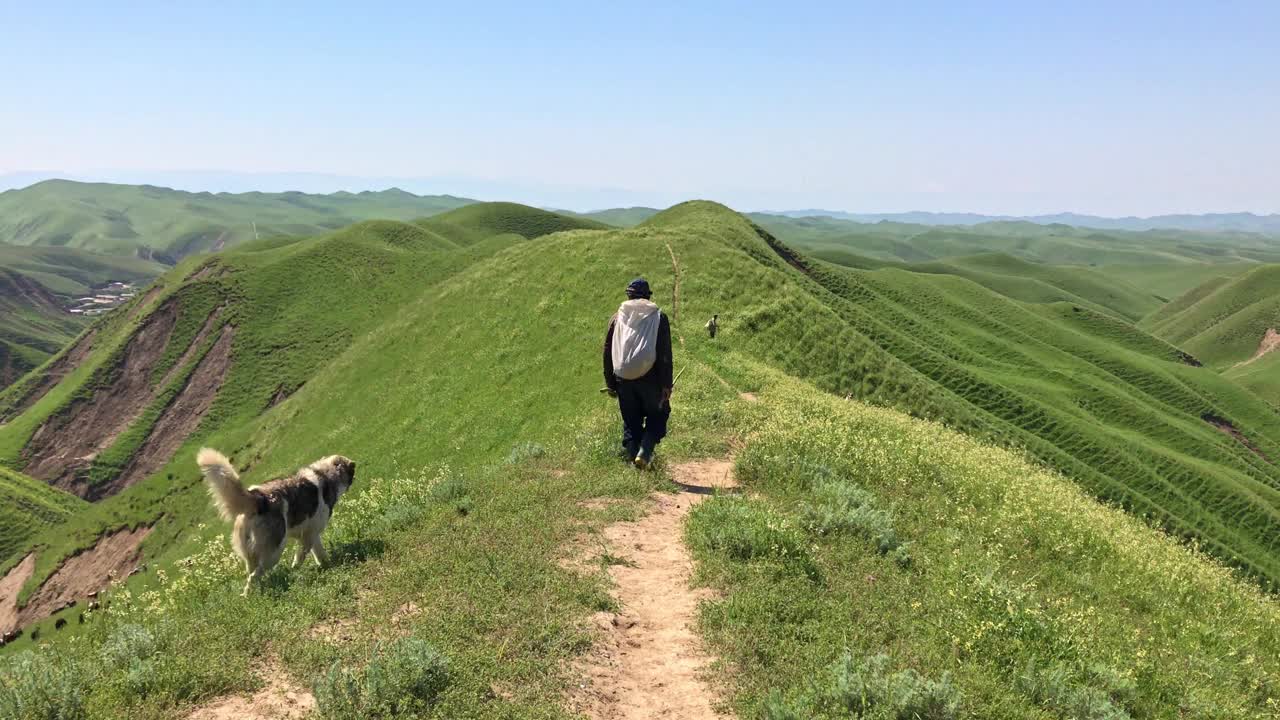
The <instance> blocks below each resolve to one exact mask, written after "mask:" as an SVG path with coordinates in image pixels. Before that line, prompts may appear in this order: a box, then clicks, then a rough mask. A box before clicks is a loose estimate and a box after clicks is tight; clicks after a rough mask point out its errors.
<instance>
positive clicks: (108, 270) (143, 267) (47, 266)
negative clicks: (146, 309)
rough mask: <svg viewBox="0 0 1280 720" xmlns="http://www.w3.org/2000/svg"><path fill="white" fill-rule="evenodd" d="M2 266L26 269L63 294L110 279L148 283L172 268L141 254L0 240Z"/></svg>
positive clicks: (80, 292) (78, 292) (80, 291)
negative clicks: (140, 256)
mask: <svg viewBox="0 0 1280 720" xmlns="http://www.w3.org/2000/svg"><path fill="white" fill-rule="evenodd" d="M0 268H3V269H6V270H13V271H15V272H19V273H22V274H23V275H26V276H27V277H29V278H32V279H33V280H35V281H36V282H38V283H40V284H41V285H43V286H44V287H45V289H46V290H48V291H49V292H51V293H53V294H55V295H63V296H75V295H83V294H86V293H88V292H89V291H90V290H91V289H93V288H95V287H99V286H101V285H105V284H107V283H108V282H114V281H118V282H127V283H142V284H145V283H147V282H149V281H150V280H151V279H153V278H155V277H157V276H158V275H160V274H161V273H163V272H164V271H165V270H167V269H168V268H167V267H166V266H164V265H161V264H160V263H157V262H151V261H148V260H142V259H139V258H129V257H118V256H114V255H102V254H100V253H94V252H87V251H84V250H77V249H75V248H65V247H40V246H36V247H22V246H17V245H6V244H3V243H2V242H0Z"/></svg>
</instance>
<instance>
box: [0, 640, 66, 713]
mask: <svg viewBox="0 0 1280 720" xmlns="http://www.w3.org/2000/svg"><path fill="white" fill-rule="evenodd" d="M85 679H86V678H85V677H84V676H83V675H82V673H81V672H79V670H78V668H76V667H75V666H74V665H72V664H71V663H70V662H69V661H66V660H61V659H58V658H55V657H54V656H53V655H52V654H50V653H40V654H37V653H36V652H33V651H27V652H24V653H22V654H20V655H17V656H16V657H14V658H12V659H11V660H9V661H8V662H7V663H5V664H4V665H3V667H0V717H3V718H6V720H9V719H12V720H80V718H84V717H86V714H85V706H84V687H85V685H86V682H85Z"/></svg>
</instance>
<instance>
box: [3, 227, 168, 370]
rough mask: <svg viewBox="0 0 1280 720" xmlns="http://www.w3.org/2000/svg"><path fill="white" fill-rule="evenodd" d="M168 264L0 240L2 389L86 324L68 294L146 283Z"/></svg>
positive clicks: (50, 353) (72, 295) (37, 363)
mask: <svg viewBox="0 0 1280 720" xmlns="http://www.w3.org/2000/svg"><path fill="white" fill-rule="evenodd" d="M164 269H165V268H164V266H163V265H160V264H158V263H153V262H149V261H145V260H139V259H136V258H120V257H111V256H108V255H99V254H97V253H90V252H85V251H83V250H74V249H70V248H27V247H15V246H12V245H3V244H0V389H4V388H5V387H7V386H9V385H10V384H11V383H13V382H14V381H15V380H17V379H18V378H19V377H21V376H22V375H24V374H26V373H27V372H28V371H30V370H31V369H32V368H35V367H38V366H39V365H41V364H42V363H44V362H45V360H47V359H48V358H49V356H50V355H52V354H53V353H56V352H57V351H58V350H60V349H62V347H63V346H64V345H66V344H67V343H68V342H70V341H71V339H72V338H74V337H75V336H76V335H77V334H78V333H79V332H80V331H81V330H83V329H84V327H85V325H86V318H84V317H79V316H76V315H72V314H70V313H68V312H67V311H66V310H65V309H64V304H65V300H66V299H68V298H70V297H74V296H79V295H84V294H88V293H89V291H90V289H91V288H94V287H96V286H100V285H105V284H107V283H108V282H112V281H119V282H126V283H140V284H145V283H147V282H149V281H150V280H151V279H152V278H154V277H156V276H157V275H159V274H160V273H161V272H163V271H164Z"/></svg>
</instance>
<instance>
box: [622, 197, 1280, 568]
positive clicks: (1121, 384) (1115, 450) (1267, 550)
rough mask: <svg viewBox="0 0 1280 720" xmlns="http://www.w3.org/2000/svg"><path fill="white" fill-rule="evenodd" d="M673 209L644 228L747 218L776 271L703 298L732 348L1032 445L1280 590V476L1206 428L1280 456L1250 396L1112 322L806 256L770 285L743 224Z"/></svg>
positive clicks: (1263, 411)
mask: <svg viewBox="0 0 1280 720" xmlns="http://www.w3.org/2000/svg"><path fill="white" fill-rule="evenodd" d="M669 212H670V213H671V215H667V214H665V213H664V214H663V215H659V216H657V217H656V218H654V220H652V221H650V224H646V225H645V226H642V227H641V230H643V229H645V228H650V227H655V228H656V227H665V226H666V225H667V224H669V223H675V224H683V225H685V226H687V227H688V228H689V231H690V232H691V233H692V234H693V235H695V236H700V237H714V236H715V234H716V233H717V232H720V233H724V232H726V230H725V229H726V228H734V227H735V225H734V223H735V222H737V223H739V225H738V226H737V229H738V232H736V233H734V234H733V235H732V237H733V242H734V243H735V244H737V245H738V246H739V247H741V248H742V249H744V250H746V251H748V252H749V253H751V254H753V255H754V256H755V257H757V258H758V259H759V260H760V264H758V265H756V266H745V265H741V264H729V265H728V266H729V267H732V268H733V272H735V273H737V274H738V276H737V277H735V279H734V281H733V286H734V287H738V286H741V287H743V288H750V289H751V290H750V292H749V293H748V294H747V295H745V296H743V295H738V296H736V297H735V296H729V295H725V294H724V291H723V290H719V291H714V290H713V291H708V292H704V293H703V297H705V298H706V301H707V304H706V305H705V306H704V307H703V308H702V310H701V312H697V313H695V316H697V315H705V316H709V315H710V314H711V313H712V312H718V313H719V314H720V316H721V327H722V328H723V329H724V331H725V334H726V336H730V337H733V338H735V339H734V340H732V341H729V340H726V342H733V343H734V344H735V345H736V346H739V347H741V348H742V349H743V350H745V351H747V352H749V353H751V354H753V355H754V356H755V357H758V358H760V359H762V360H764V361H766V362H768V363H769V364H771V365H774V366H776V367H779V368H782V369H783V370H785V371H786V372H788V373H790V374H793V375H796V376H800V377H805V378H809V379H811V380H812V381H813V382H815V383H816V384H817V385H818V386H819V387H821V388H823V389H825V390H828V391H830V392H833V393H835V394H838V395H841V396H844V395H849V396H852V397H854V398H861V399H866V400H869V401H872V402H875V403H877V404H884V405H891V406H894V407H898V408H901V409H904V410H907V411H909V412H911V413H913V414H916V415H919V416H921V417H926V418H934V419H938V420H942V421H944V422H946V423H947V424H949V425H952V426H954V427H958V428H961V429H964V430H965V431H967V432H972V433H975V434H978V435H980V436H982V437H989V438H993V439H996V440H998V441H999V442H1001V443H1006V444H1009V445H1012V446H1015V447H1020V448H1025V450H1026V451H1027V452H1029V453H1031V454H1032V455H1033V456H1034V457H1036V458H1038V459H1040V460H1041V461H1042V462H1045V463H1047V464H1049V465H1050V466H1053V467H1055V468H1058V469H1059V470H1061V471H1062V472H1064V473H1065V474H1067V475H1069V476H1070V477H1072V478H1073V479H1075V480H1077V481H1078V482H1080V483H1082V484H1083V485H1084V486H1085V487H1087V488H1089V489H1090V490H1091V491H1093V492H1095V493H1096V494H1098V495H1099V496H1101V497H1104V498H1106V499H1108V500H1111V501H1114V502H1117V503H1121V504H1123V505H1124V506H1125V507H1127V508H1130V509H1131V510H1133V511H1134V512H1135V513H1138V514H1141V515H1149V516H1151V517H1152V518H1153V520H1154V521H1155V522H1157V523H1160V524H1162V525H1164V526H1165V527H1167V528H1168V529H1169V530H1170V531H1172V532H1174V533H1176V534H1183V535H1187V536H1195V537H1199V538H1201V539H1202V541H1203V542H1204V544H1205V545H1206V547H1208V548H1210V549H1211V550H1212V551H1214V552H1216V553H1218V554H1219V555H1221V556H1222V557H1225V558H1228V559H1230V560H1231V561H1232V562H1234V563H1237V564H1238V565H1239V566H1240V567H1243V568H1245V569H1247V570H1248V571H1249V572H1252V573H1254V574H1255V575H1257V576H1258V577H1260V578H1262V579H1263V580H1264V582H1274V581H1275V580H1276V579H1277V578H1280V564H1278V562H1277V560H1280V558H1278V557H1277V550H1278V549H1280V548H1278V547H1277V545H1276V542H1277V537H1280V534H1278V533H1277V530H1278V529H1280V477H1278V472H1277V469H1276V467H1275V465H1274V464H1272V463H1271V462H1270V461H1269V460H1266V459H1264V458H1263V457H1262V456H1260V455H1258V454H1255V453H1254V452H1253V451H1251V450H1250V449H1249V448H1247V447H1246V446H1245V445H1244V444H1242V443H1240V442H1238V441H1236V440H1234V439H1233V438H1231V437H1229V436H1228V435H1226V434H1224V433H1222V432H1220V431H1219V430H1218V429H1217V428H1215V427H1214V426H1212V425H1211V424H1209V423H1208V422H1206V421H1205V420H1204V419H1203V417H1204V416H1206V415H1212V416H1215V417H1221V418H1226V419H1227V420H1229V421H1231V422H1233V423H1234V424H1235V426H1236V427H1237V428H1238V429H1239V430H1240V431H1241V432H1242V433H1243V434H1244V436H1245V437H1247V438H1249V440H1250V441H1252V442H1254V443H1255V445H1254V447H1256V448H1258V449H1260V451H1261V452H1262V453H1264V454H1265V455H1267V456H1268V457H1280V444H1278V442H1277V438H1280V424H1278V421H1277V418H1276V416H1275V413H1274V412H1273V410H1272V409H1271V408H1270V407H1269V406H1267V405H1266V404H1265V403H1263V402H1261V401H1260V400H1258V399H1257V398H1255V397H1253V396H1251V395H1250V394H1249V393H1248V392H1246V391H1245V390H1243V389H1242V388H1240V387H1239V386H1237V385H1235V384H1234V383H1231V382H1229V381H1227V380H1224V379H1223V378H1221V377H1220V376H1218V375H1217V374H1216V373H1213V372H1212V371H1210V370H1208V369H1205V368H1196V367H1191V366H1190V365H1188V364H1186V363H1185V362H1184V358H1183V356H1182V355H1181V353H1180V352H1179V351H1178V350H1177V349H1175V348H1173V347H1172V346H1170V345H1168V344H1166V343H1163V342H1160V341H1159V340H1156V339H1154V338H1151V337H1149V336H1146V335H1145V334H1144V333H1142V332H1141V331H1139V330H1137V329H1135V328H1132V326H1128V325H1126V324H1124V323H1122V322H1120V321H1117V320H1116V319H1115V318H1114V317H1112V316H1109V315H1104V314H1101V313H1090V312H1089V311H1087V310H1086V309H1082V308H1077V307H1075V306H1071V305H1050V306H1037V305H1026V304H1022V303H1018V302H1016V301H1012V300H1009V299H1008V298H1005V297H1003V296H1000V295H997V294H995V293H992V292H990V291H989V290H987V289H985V288H983V287H981V286H979V285H976V284H974V283H972V282H969V281H966V280H964V279H961V278H956V277H948V276H937V275H926V274H919V273H911V272H905V271H902V270H898V269H884V270H877V271H855V270H849V269H844V268H836V267H831V266H823V265H821V264H812V263H805V261H803V259H798V260H797V262H798V263H799V264H800V265H801V266H802V267H803V268H804V271H803V272H802V271H798V270H794V269H792V270H790V271H789V272H787V273H782V274H779V273H776V272H769V271H768V269H769V266H770V265H772V266H773V267H775V268H777V267H785V266H786V265H785V262H784V260H783V259H782V258H781V257H780V256H779V255H778V254H777V253H778V252H782V253H786V252H787V251H786V249H785V247H783V246H776V250H775V249H771V248H770V247H769V245H768V244H767V243H766V242H765V241H762V240H761V239H760V237H759V236H757V234H756V233H754V232H753V231H752V230H751V228H750V226H748V225H747V224H746V223H745V222H744V221H742V220H740V219H738V220H736V221H735V220H734V219H733V218H726V217H725V213H724V212H723V210H719V209H716V208H715V207H714V206H710V205H687V206H681V207H678V208H676V209H675V210H673V211H669ZM699 215H701V217H698V216H699ZM692 251H693V252H694V253H695V254H694V255H693V257H692V258H691V259H690V260H686V262H690V263H693V264H694V265H695V266H699V265H700V266H706V265H712V264H717V263H720V264H726V263H727V260H725V259H722V258H718V257H716V256H715V252H714V250H713V246H709V245H707V244H701V245H694V246H693V250H692ZM676 252H677V254H680V249H679V247H678V246H677V247H676Z"/></svg>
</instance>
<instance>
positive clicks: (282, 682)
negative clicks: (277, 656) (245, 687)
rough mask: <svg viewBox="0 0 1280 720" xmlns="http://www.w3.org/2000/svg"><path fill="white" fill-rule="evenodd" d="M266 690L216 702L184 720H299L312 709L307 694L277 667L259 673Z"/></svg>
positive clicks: (308, 692) (309, 694)
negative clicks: (261, 675)
mask: <svg viewBox="0 0 1280 720" xmlns="http://www.w3.org/2000/svg"><path fill="white" fill-rule="evenodd" d="M263 676H264V679H265V680H266V682H267V685H266V687H264V688H262V689H261V690H259V691H258V692H256V693H254V694H252V695H248V696H243V697H242V696H240V695H232V696H229V697H224V698H219V699H217V700H215V701H213V702H212V703H209V704H208V705H205V706H203V707H200V708H198V709H197V710H196V711H195V712H193V713H191V714H190V715H188V716H187V720H299V719H300V718H304V717H306V716H307V714H308V713H310V712H311V710H312V709H313V708H315V706H316V699H315V697H313V696H312V695H311V692H310V691H308V690H306V689H304V688H302V687H301V686H299V685H296V684H295V683H294V682H293V681H292V680H290V679H289V678H288V676H286V675H285V674H284V673H283V672H282V671H281V670H280V669H279V668H278V667H276V666H274V665H273V666H271V667H269V668H268V669H267V670H266V671H264V672H263Z"/></svg>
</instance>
